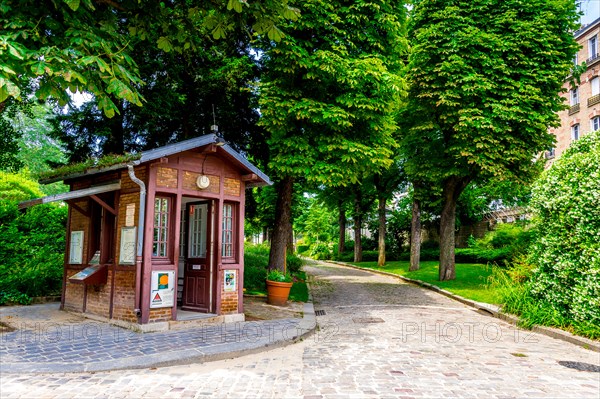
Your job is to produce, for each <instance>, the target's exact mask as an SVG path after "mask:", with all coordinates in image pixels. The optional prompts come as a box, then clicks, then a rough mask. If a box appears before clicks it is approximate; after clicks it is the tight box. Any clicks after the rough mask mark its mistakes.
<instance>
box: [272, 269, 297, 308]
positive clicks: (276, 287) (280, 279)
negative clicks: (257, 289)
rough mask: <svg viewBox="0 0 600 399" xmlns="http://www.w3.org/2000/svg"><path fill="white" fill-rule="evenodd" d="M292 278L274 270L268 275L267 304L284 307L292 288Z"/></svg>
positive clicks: (287, 274)
mask: <svg viewBox="0 0 600 399" xmlns="http://www.w3.org/2000/svg"><path fill="white" fill-rule="evenodd" d="M292 284H293V283H292V276H290V275H289V273H282V272H280V271H279V270H277V269H273V270H271V271H270V272H269V274H267V303H269V304H271V305H276V306H283V305H285V304H286V303H287V300H288V297H289V296H290V289H291V288H292Z"/></svg>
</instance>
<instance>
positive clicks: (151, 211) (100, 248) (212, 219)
mask: <svg viewBox="0 0 600 399" xmlns="http://www.w3.org/2000/svg"><path fill="white" fill-rule="evenodd" d="M59 180H64V182H65V183H66V184H68V185H69V186H70V190H71V191H70V192H68V193H64V194H58V195H54V196H49V197H45V198H40V199H35V200H31V201H26V202H23V203H21V204H20V207H21V208H25V207H28V206H31V205H35V204H39V203H45V202H51V201H59V200H63V201H65V202H67V203H68V204H69V216H68V224H67V248H66V251H65V268H64V277H63V291H62V300H61V309H66V310H70V311H76V312H82V313H85V314H86V315H90V316H95V317H100V318H102V319H107V320H111V321H114V322H116V323H117V324H128V325H130V326H131V325H133V326H137V327H138V328H139V329H141V330H148V331H150V330H154V329H165V327H168V325H169V323H168V322H170V321H174V320H181V319H184V318H186V319H187V318H194V315H196V316H197V317H199V318H203V317H204V318H212V319H214V320H215V321H242V320H243V319H244V315H243V300H242V298H243V296H242V295H243V282H244V256H243V252H244V201H245V189H246V188H248V187H253V186H261V185H267V184H272V183H271V181H270V180H269V178H268V177H267V176H266V175H265V174H264V173H262V172H261V171H260V170H258V169H257V168H256V167H255V166H253V165H252V164H251V163H250V162H248V161H247V160H246V159H245V158H244V157H243V156H242V155H241V154H239V153H237V152H236V151H235V150H233V149H232V148H231V147H230V146H229V145H227V144H226V143H225V142H224V141H223V140H222V139H221V138H220V137H218V136H216V135H214V134H209V135H205V136H201V137H198V138H195V139H191V140H187V141H183V142H180V143H176V144H171V145H167V146H164V147H161V148H157V149H155V150H150V151H145V152H143V153H141V157H139V159H137V160H135V161H131V162H127V163H121V164H117V165H112V166H108V167H104V168H95V169H88V170H86V171H85V172H83V173H78V174H72V175H67V176H61V177H57V178H53V179H47V180H45V181H42V183H52V182H54V181H59ZM183 315H185V317H183Z"/></svg>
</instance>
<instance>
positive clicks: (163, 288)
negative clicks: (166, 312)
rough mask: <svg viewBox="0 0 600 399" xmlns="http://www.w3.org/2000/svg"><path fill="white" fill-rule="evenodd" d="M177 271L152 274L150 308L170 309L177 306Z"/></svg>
mask: <svg viewBox="0 0 600 399" xmlns="http://www.w3.org/2000/svg"><path fill="white" fill-rule="evenodd" d="M175 287H176V285H175V271H173V270H164V271H155V272H152V282H151V286H150V307H151V308H170V307H172V306H173V305H174V304H175Z"/></svg>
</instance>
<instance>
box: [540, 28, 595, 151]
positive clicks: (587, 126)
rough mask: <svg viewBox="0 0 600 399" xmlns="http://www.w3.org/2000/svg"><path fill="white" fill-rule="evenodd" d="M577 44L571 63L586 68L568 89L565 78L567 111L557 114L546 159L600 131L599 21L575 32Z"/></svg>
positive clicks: (568, 83)
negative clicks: (551, 146) (579, 79)
mask: <svg viewBox="0 0 600 399" xmlns="http://www.w3.org/2000/svg"><path fill="white" fill-rule="evenodd" d="M574 35H575V39H576V40H577V42H578V43H579V44H580V45H581V48H580V49H579V52H578V53H577V55H576V57H575V59H574V60H573V62H574V63H575V64H576V65H581V64H582V63H584V62H585V65H586V69H585V71H584V72H583V73H582V74H581V81H580V84H578V85H576V86H575V87H572V86H571V83H570V82H569V80H570V79H567V81H566V82H565V84H564V86H563V88H564V90H565V92H564V93H563V97H564V99H565V103H566V104H567V105H569V109H566V110H563V111H561V112H560V113H559V117H560V127H558V128H552V129H550V133H552V134H554V135H555V136H556V147H555V148H553V149H551V150H549V151H547V152H546V158H548V159H549V160H550V162H549V163H551V162H552V160H553V159H554V158H555V157H560V155H561V154H562V153H563V152H564V151H565V150H566V149H567V148H569V146H570V145H571V143H572V142H573V141H575V140H578V139H579V138H581V137H582V136H584V135H585V134H587V133H589V132H592V131H595V130H599V129H600V18H598V19H596V20H595V21H593V22H592V23H590V24H588V25H586V26H584V27H582V28H581V29H580V30H578V31H577V32H575V34H574Z"/></svg>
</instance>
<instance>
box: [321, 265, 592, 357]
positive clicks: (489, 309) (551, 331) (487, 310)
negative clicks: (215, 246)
mask: <svg viewBox="0 0 600 399" xmlns="http://www.w3.org/2000/svg"><path fill="white" fill-rule="evenodd" d="M321 262H323V263H331V264H334V265H338V266H344V267H349V268H352V269H357V270H363V271H369V272H373V273H377V274H382V275H385V276H391V277H396V278H398V279H400V280H402V281H405V282H407V283H411V284H415V285H418V286H421V287H423V288H427V289H428V290H431V291H435V292H437V293H440V294H442V295H444V296H446V297H448V298H450V299H454V300H455V301H458V302H461V303H462V304H464V305H467V306H469V307H472V308H474V309H476V310H477V311H479V312H480V313H484V314H486V315H488V316H492V317H495V318H497V319H500V320H503V321H505V322H507V323H509V324H512V325H514V326H518V323H519V318H518V317H517V316H514V315H511V314H507V313H502V310H501V308H500V307H499V306H496V305H491V304H489V303H483V302H476V301H473V300H471V299H467V298H463V297H462V296H460V295H456V294H453V293H451V292H450V291H447V290H444V289H442V288H440V287H438V286H437V285H433V284H429V283H426V282H424V281H421V280H415V279H412V278H408V277H404V276H400V275H398V274H394V273H390V272H385V271H383V270H374V269H369V268H366V267H359V266H354V265H351V264H349V263H345V262H338V261H330V260H328V261H321ZM531 331H532V332H535V333H539V334H543V335H546V336H548V337H551V338H556V339H560V340H562V341H565V342H569V343H572V344H575V345H578V346H581V347H583V348H585V349H588V350H591V351H594V352H600V342H599V341H594V340H591V339H589V338H585V337H580V336H577V335H574V334H571V333H570V332H568V331H563V330H560V329H558V328H552V327H545V326H534V327H533V328H532V329H531Z"/></svg>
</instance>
